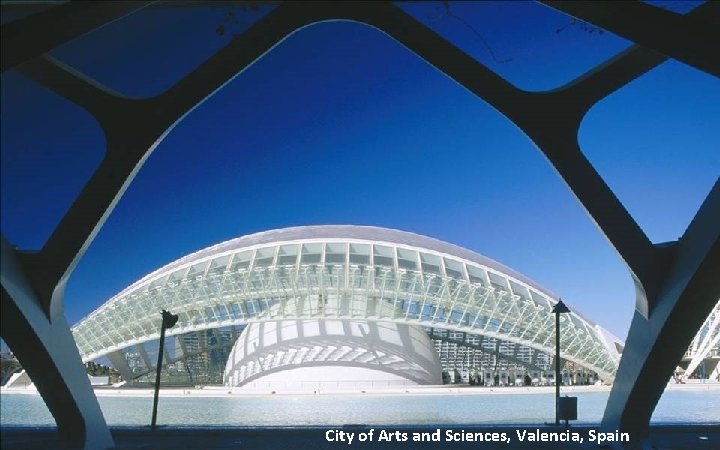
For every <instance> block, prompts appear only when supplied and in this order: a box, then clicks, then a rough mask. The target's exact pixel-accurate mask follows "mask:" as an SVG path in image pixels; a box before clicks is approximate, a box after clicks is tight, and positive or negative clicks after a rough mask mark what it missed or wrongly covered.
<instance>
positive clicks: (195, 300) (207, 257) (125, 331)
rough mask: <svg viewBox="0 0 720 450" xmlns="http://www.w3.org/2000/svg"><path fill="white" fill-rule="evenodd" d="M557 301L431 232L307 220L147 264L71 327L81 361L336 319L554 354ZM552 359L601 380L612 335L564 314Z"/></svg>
mask: <svg viewBox="0 0 720 450" xmlns="http://www.w3.org/2000/svg"><path fill="white" fill-rule="evenodd" d="M556 302H557V297H556V296H554V295H553V294H552V293H550V292H549V291H547V290H545V289H543V288H542V287H540V286H539V285H538V284H537V283H534V282H533V281H531V280H529V279H527V278H526V277H524V276H522V275H520V274H518V273H517V272H515V271H513V270H512V269H509V268H507V267H505V266H503V265H501V264H499V263H497V262H495V261H493V260H491V259H489V258H485V257H483V256H481V255H478V254H476V253H474V252H471V251H469V250H466V249H463V248H460V247H457V246H455V245H452V244H448V243H445V242H442V241H438V240H436V239H432V238H428V237H425V236H420V235H417V234H413V233H407V232H402V231H397V230H390V229H385V228H377V227H362V226H348V225H345V226H337V225H334V226H308V227H295V228H287V229H281V230H272V231H267V232H263V233H257V234H253V235H249V236H245V237H241V238H237V239H233V240H230V241H226V242H223V243H220V244H218V245H214V246H212V247H208V248H206V249H203V250H200V251H198V252H195V253H192V254H190V255H188V256H185V257H183V258H180V259H178V260H177V261H174V262H172V263H170V264H168V265H166V266H164V267H162V268H161V269H158V270H156V271H154V272H152V273H151V274H149V275H147V276H146V277H144V278H142V279H141V280H139V281H137V282H136V283H134V284H132V285H131V286H129V287H128V288H126V289H124V290H123V291H122V292H120V293H119V294H117V295H116V296H114V297H113V298H111V299H110V300H108V301H107V302H106V303H105V304H103V305H102V306H101V307H100V308H98V309H97V310H95V311H94V312H93V313H91V314H90V315H89V316H87V317H86V318H85V319H83V320H82V321H81V322H80V323H78V324H77V325H76V326H75V327H74V328H73V335H74V337H75V340H76V342H77V344H78V347H79V349H80V353H81V355H82V357H83V359H84V360H91V359H96V358H98V357H101V356H104V355H107V354H109V353H111V352H114V351H117V350H119V349H122V348H125V347H128V346H130V345H135V344H139V343H143V342H147V341H150V340H153V339H157V338H158V337H159V322H160V320H159V318H160V316H159V314H158V312H159V311H160V310H161V309H168V310H171V311H173V313H175V314H178V315H179V316H180V320H179V322H178V324H177V326H176V327H174V328H172V329H171V330H168V335H177V334H181V333H186V332H189V331H193V330H204V329H209V328H217V327H222V326H228V325H238V324H244V323H247V322H251V321H252V322H258V321H270V320H278V319H316V318H341V319H353V318H356V319H363V320H369V321H391V322H398V323H411V324H416V325H420V326H428V327H433V328H445V329H450V330H458V331H465V332H468V333H473V334H480V335H483V336H488V337H494V338H497V339H500V340H503V341H507V342H512V343H516V344H520V345H522V346H525V347H529V348H532V349H536V350H539V351H542V352H545V353H552V352H554V337H555V334H554V326H553V322H554V318H553V316H552V314H551V309H552V307H553V305H554V304H555V303H556ZM562 320H563V325H562V336H561V348H562V349H563V351H562V352H561V356H562V357H563V358H565V359H567V360H570V361H573V362H575V363H577V364H580V365H581V366H584V367H586V368H588V369H591V370H593V371H595V372H597V373H598V375H600V376H601V377H602V378H604V379H610V378H613V376H614V374H615V371H616V369H617V362H618V360H619V353H618V350H617V346H616V344H621V342H620V341H619V339H617V338H616V337H614V336H612V334H610V333H609V332H607V330H604V329H602V328H601V327H600V326H598V325H597V324H595V323H593V322H591V321H590V320H588V319H587V318H585V317H583V316H582V315H580V314H579V313H578V312H577V311H575V310H572V312H571V313H570V314H567V315H565V316H563V317H562Z"/></svg>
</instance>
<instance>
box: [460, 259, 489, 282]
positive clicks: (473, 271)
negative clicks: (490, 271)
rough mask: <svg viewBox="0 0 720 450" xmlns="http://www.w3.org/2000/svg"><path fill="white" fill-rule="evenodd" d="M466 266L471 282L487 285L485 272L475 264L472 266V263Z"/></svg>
mask: <svg viewBox="0 0 720 450" xmlns="http://www.w3.org/2000/svg"><path fill="white" fill-rule="evenodd" d="M465 267H466V268H467V272H468V277H470V282H471V283H479V284H482V285H483V286H485V285H487V280H486V279H485V272H484V271H483V270H482V269H480V268H478V267H475V266H471V265H470V264H466V265H465Z"/></svg>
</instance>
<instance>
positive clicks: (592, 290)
mask: <svg viewBox="0 0 720 450" xmlns="http://www.w3.org/2000/svg"><path fill="white" fill-rule="evenodd" d="M404 7H405V8H406V9H407V10H408V11H410V12H411V13H413V14H414V15H415V16H416V17H417V18H418V19H420V20H422V21H424V22H426V23H429V24H430V25H431V26H432V27H433V28H435V29H436V30H437V31H438V32H439V33H441V34H442V35H443V36H445V37H446V38H447V39H450V40H451V41H453V42H454V43H456V44H457V45H458V46H460V47H461V48H462V49H463V50H464V51H466V52H468V53H469V54H471V55H472V56H474V57H476V58H477V59H478V60H480V61H481V62H483V63H486V64H488V66H489V67H491V68H492V69H493V70H496V71H497V72H498V73H500V74H501V75H502V76H504V77H506V78H507V79H508V80H509V81H510V82H512V83H513V84H515V85H517V86H519V87H521V88H523V89H527V90H544V89H551V88H554V87H557V86H560V85H562V84H564V83H565V82H568V81H570V80H571V79H573V78H574V77H576V76H578V75H580V74H582V73H583V72H584V71H586V70H589V69H590V68H592V67H593V66H594V65H596V64H598V63H600V62H602V61H604V60H606V59H608V58H609V57H611V56H612V55H614V54H616V53H618V52H619V51H622V50H623V49H624V48H626V47H627V46H628V45H629V44H628V43H627V42H626V41H624V40H622V39H620V38H618V37H616V36H613V35H611V34H610V33H603V34H599V33H588V32H587V31H583V30H582V29H580V27H578V26H567V25H568V22H569V21H568V19H567V18H565V17H564V16H562V15H561V14H558V13H555V12H554V11H552V10H550V9H548V8H545V7H543V6H540V5H537V4H531V3H524V2H517V3H502V2H501V3H493V2H489V3H480V4H456V3H453V5H452V10H451V11H452V13H453V14H454V15H457V16H458V17H460V18H462V21H461V20H459V19H456V18H454V17H449V16H443V15H442V13H443V7H442V5H441V4H440V3H439V2H434V3H428V4H420V5H416V4H411V5H406V6H404ZM228 11H229V10H227V9H212V8H204V9H200V10H190V9H189V8H188V9H186V8H177V9H172V10H160V9H154V10H146V11H143V12H140V13H138V14H136V15H134V16H130V17H128V18H126V19H123V20H121V21H118V22H116V23H114V24H111V25H109V26H106V27H104V28H103V29H101V30H98V31H96V32H94V33H92V34H90V35H88V36H86V37H83V38H81V39H77V40H75V41H73V42H71V43H69V44H66V45H65V46H63V47H61V48H59V49H57V50H55V51H54V52H53V56H55V57H57V58H59V59H61V60H62V61H64V62H66V63H68V64H70V65H72V66H73V67H75V68H77V69H78V70H81V71H83V72H85V73H87V74H88V75H90V76H92V77H94V78H96V79H97V80H99V81H100V82H101V83H103V84H106V85H107V86H109V87H111V88H113V89H115V90H117V91H119V92H121V93H124V94H126V95H130V96H136V97H144V96H151V95H155V94H157V93H160V92H162V91H163V90H165V89H167V88H168V87H169V86H171V85H172V84H173V83H174V82H175V81H177V80H178V79H179V78H180V77H182V75H183V74H186V73H187V72H189V71H190V70H192V68H193V67H194V66H196V65H197V64H198V63H200V62H202V61H203V60H204V59H205V58H207V57H208V56H210V55H211V54H212V53H213V52H214V51H216V50H218V49H219V48H221V47H222V46H223V45H225V44H226V43H227V42H228V41H229V39H230V35H231V34H232V33H233V32H237V31H240V30H242V29H243V27H244V26H246V25H247V24H249V23H251V22H252V21H253V20H256V19H257V18H258V17H260V16H261V15H262V14H264V13H265V12H266V11H262V12H245V13H242V12H239V11H238V12H236V14H235V17H237V18H239V21H240V23H239V24H237V25H236V24H233V23H230V22H229V21H228V20H227V18H228V17H227V16H226V15H225V13H226V12H228ZM465 22H466V23H469V24H470V25H471V26H472V28H470V27H468V26H467V25H466V24H465ZM220 24H222V25H223V26H224V27H226V29H227V30H228V33H226V34H225V35H224V36H220V35H218V33H216V31H215V30H216V28H217V26H218V25H220ZM562 27H564V28H563V30H562V31H561V32H556V30H557V29H558V28H562ZM488 47H490V48H491V49H492V50H493V52H494V53H495V54H496V59H498V60H501V61H503V62H498V61H496V60H495V59H493V58H492V56H491V55H490V53H489V52H488ZM718 104H720V81H719V80H718V79H716V78H714V77H712V76H709V75H707V74H704V73H701V72H699V71H697V70H695V69H693V68H690V67H687V66H685V65H683V64H680V63H677V62H668V63H665V64H663V65H661V66H659V67H658V68H656V69H655V70H653V71H651V72H650V73H648V74H647V75H645V76H643V77H641V78H640V79H638V80H636V81H634V82H633V83H630V84H629V85H628V86H626V87H624V88H622V89H621V90H619V91H618V92H616V93H615V94H613V95H612V96H610V97H608V98H607V99H605V100H603V101H602V102H600V103H598V104H597V105H596V106H595V107H594V108H593V109H592V110H591V111H590V112H589V113H588V114H587V116H586V118H585V120H584V121H583V123H582V126H581V129H580V133H579V137H578V138H579V141H580V143H581V146H582V149H583V151H584V152H585V153H586V155H587V156H588V158H589V159H590V160H591V162H592V163H593V164H594V165H595V166H596V168H597V170H598V171H599V172H600V173H601V175H603V176H604V177H605V179H606V181H607V182H608V184H609V185H610V187H611V188H612V189H613V190H614V191H615V192H616V193H617V195H618V196H619V198H620V200H621V201H622V202H623V204H624V205H625V206H626V208H627V209H628V210H629V211H630V213H631V214H632V215H633V216H634V217H635V219H636V220H637V221H638V222H639V224H640V225H641V227H642V228H643V229H644V230H645V231H646V233H647V234H648V235H649V237H650V238H651V240H653V241H654V242H663V241H668V240H674V239H677V238H678V237H679V236H680V235H681V234H682V232H683V231H684V229H685V228H686V227H687V224H688V223H689V221H690V219H691V218H692V217H693V215H694V214H695V212H696V210H697V208H698V207H699V206H700V203H701V202H702V200H703V199H704V198H705V196H706V194H707V192H708V191H709V189H710V187H711V186H712V184H713V183H714V182H715V181H716V180H717V178H718V175H720V148H718V147H720V144H718V143H719V142H720V131H718V130H720V108H717V105H718ZM0 138H1V139H2V140H1V143H2V168H1V170H2V178H1V180H0V182H1V183H2V185H1V187H2V204H1V207H2V211H1V212H2V215H1V217H0V220H1V223H2V233H3V234H4V235H5V236H6V237H7V238H8V239H9V240H10V241H11V242H13V243H14V244H16V245H18V246H19V247H21V248H39V247H41V246H42V243H43V242H44V241H45V239H47V237H48V236H49V234H50V233H51V231H52V229H53V227H54V226H55V224H56V223H57V222H58V221H59V220H60V217H61V215H62V213H63V212H64V211H65V210H66V209H67V207H68V206H69V204H70V203H71V202H72V200H73V198H74V197H75V196H76V195H77V193H78V192H79V191H80V189H81V188H82V186H83V185H84V183H85V182H86V181H87V179H88V177H89V175H90V174H91V173H92V171H93V170H94V168H95V167H96V166H97V164H98V163H99V161H100V160H101V158H102V155H103V149H104V137H103V134H102V131H101V130H100V128H99V126H98V125H97V123H96V122H95V121H94V119H93V118H92V117H91V116H89V115H88V114H87V113H86V112H84V111H83V110H82V109H80V108H79V107H77V106H74V105H72V104H70V103H69V102H67V101H65V100H64V99H62V98H60V97H58V96H56V95H55V94H52V93H50V92H49V91H47V90H45V89H44V88H42V87H39V86H38V85H36V84H34V82H32V81H30V80H28V79H26V78H24V77H23V76H22V75H20V74H19V73H17V72H14V71H10V72H8V73H6V74H3V77H2V133H1V136H0ZM346 223H348V224H366V225H377V226H385V227H390V228H397V229H402V230H407V231H412V232H416V233H420V234H425V235H428V236H432V237H436V238H438V239H441V240H444V241H447V242H451V243H454V244H458V245H461V246H463V247H466V248H469V249H471V250H474V251H476V252H478V253H481V254H484V255H486V256H488V257H491V258H493V259H496V260H498V261H500V262H502V263H504V264H506V265H508V266H510V267H513V268H514V269H516V270H518V271H520V272H521V273H524V274H525V275H527V276H528V277H530V278H532V279H534V280H536V281H537V282H539V283H540V284H542V285H544V286H545V287H547V288H548V289H550V290H552V291H554V292H556V293H557V294H559V295H561V296H562V297H563V298H564V299H566V300H567V302H568V303H570V304H572V305H574V306H575V307H577V308H578V309H579V310H580V311H581V312H583V313H585V314H586V315H587V316H588V317H590V318H592V319H594V320H596V321H597V322H599V323H600V324H602V325H603V326H605V327H606V328H608V329H609V330H611V331H612V332H614V333H615V334H617V335H618V336H620V337H624V336H625V335H626V333H627V329H628V327H629V323H630V319H631V316H632V311H633V308H634V304H635V300H634V291H633V287H632V283H631V281H630V277H629V275H628V273H627V270H626V269H625V267H624V266H623V264H622V262H621V261H620V259H619V258H618V257H617V256H616V254H615V252H614V250H613V249H612V248H611V247H610V246H609V244H608V243H607V242H606V240H605V239H604V237H603V236H602V235H601V234H600V233H599V232H598V230H597V228H596V227H595V226H594V224H593V223H592V221H591V220H590V218H589V217H588V216H587V214H586V213H585V212H584V210H583V209H582V207H581V206H580V204H579V203H578V202H577V201H576V200H575V198H574V197H573V196H572V194H571V193H570V191H569V190H568V189H567V188H566V186H565V185H564V183H563V182H562V180H561V179H560V177H559V176H558V175H557V174H556V173H555V171H554V169H553V168H552V167H551V166H550V165H549V164H548V163H547V161H546V160H545V158H544V156H543V155H542V154H541V153H540V152H539V151H538V150H537V149H536V148H535V147H534V145H533V144H532V143H531V142H530V141H529V140H528V139H527V137H526V136H524V135H523V134H522V132H521V131H519V130H518V129H517V128H516V127H515V126H514V125H513V124H512V123H510V122H509V121H507V119H505V118H504V117H503V116H501V115H500V114H498V113H497V112H496V111H495V110H493V109H492V108H491V107H489V106H488V105H486V104H485V103H484V102H483V101H482V100H480V99H478V98H476V97H475V96H474V95H472V94H470V93H469V92H467V91H466V90H465V89H464V88H462V87H461V86H459V85H457V84H456V83H455V82H453V81H452V80H451V79H449V78H448V77H446V76H445V75H444V74H442V73H440V72H438V71H437V70H435V69H434V68H432V67H431V66H429V65H427V64H426V63H425V62H424V61H422V60H420V59H419V58H418V57H417V56H415V55H413V54H412V53H410V52H408V51H407V50H406V49H404V48H403V47H402V46H400V45H399V44H398V43H396V42H394V41H393V40H391V39H389V38H388V37H387V36H385V35H384V34H382V33H381V32H379V31H377V30H374V29H372V28H369V27H366V26H363V25H360V24H356V23H349V22H332V23H323V24H318V25H315V26H312V27H308V28H305V29H303V30H301V31H299V32H297V33H295V34H294V35H292V36H290V37H289V38H288V39H286V40H285V41H283V42H282V43H281V44H280V45H278V46H277V47H276V48H275V49H273V50H272V51H271V52H270V53H268V54H267V55H265V56H264V57H263V58H262V59H261V60H259V61H258V62H256V63H255V64H254V65H253V66H251V67H250V68H248V69H247V70H246V71H244V72H243V73H242V74H240V75H239V76H238V77H237V78H236V79H235V80H234V81H232V82H231V83H230V84H229V85H227V86H226V87H225V88H223V89H222V90H221V91H220V92H218V93H217V94H216V95H215V96H213V97H212V98H210V99H208V100H207V101H206V102H205V103H203V104H202V105H201V106H200V107H198V108H197V109H196V110H195V111H193V112H192V113H191V114H190V115H189V116H188V117H186V118H185V119H184V120H183V121H182V122H181V123H180V124H179V125H178V126H177V127H176V128H175V129H174V130H173V131H172V132H171V133H170V134H169V135H168V136H167V137H166V138H165V140H164V141H163V142H162V143H161V144H160V145H159V146H158V147H157V149H156V150H155V152H154V153H153V154H152V156H151V157H150V158H149V159H148V161H147V162H146V164H145V166H144V167H143V168H142V170H141V171H140V173H139V174H138V176H137V177H136V178H135V180H134V182H133V183H132V184H131V186H130V188H129V189H128V190H127V192H126V194H125V195H124V197H123V198H122V199H121V201H120V202H119V203H118V205H117V207H116V208H115V210H114V212H113V213H112V215H111V216H110V218H109V219H108V221H107V222H106V224H105V226H104V227H103V228H102V230H101V231H100V233H99V234H98V236H97V238H96V239H95V241H94V242H93V244H92V246H91V247H90V248H89V249H88V251H87V253H86V255H85V257H84V258H83V259H82V260H81V262H80V264H79V266H78V267H77V269H76V271H75V273H74V274H73V276H72V278H71V279H70V282H69V284H68V288H67V291H66V302H65V305H66V312H67V316H68V320H69V321H70V322H71V323H74V322H76V321H78V320H80V319H81V318H82V317H83V316H84V315H86V314H88V313H89V312H91V311H92V310H93V309H95V308H96V307H98V306H99V305H100V304H102V303H103V302H104V301H105V300H107V299H109V298H110V297H111V296H112V295H114V294H115V293H117V292H118V291H120V290H121V289H123V288H124V287H126V286H127V285H129V284H131V283H132V282H134V281H135V280H137V279H138V278H140V277H141V276H143V275H145V274H146V273H148V272H150V271H152V270H154V269H156V268H158V267H160V266H162V265H164V264H166V263H168V262H171V261H172V260H174V259H177V258H179V257H181V256H183V255H185V254H187V253H189V252H192V251H195V250H198V249H200V248H203V247H206V246H208V245H211V244H214V243H217V242H220V241H223V240H226V239H231V238H233V237H237V236H241V235H244V234H248V233H252V232H257V231H262V230H267V229H272V228H281V227H287V226H294V225H310V224H346Z"/></svg>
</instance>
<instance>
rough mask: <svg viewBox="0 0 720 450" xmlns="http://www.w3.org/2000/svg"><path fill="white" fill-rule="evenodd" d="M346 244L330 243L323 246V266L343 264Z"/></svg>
mask: <svg viewBox="0 0 720 450" xmlns="http://www.w3.org/2000/svg"><path fill="white" fill-rule="evenodd" d="M346 247H347V244H344V243H332V244H327V245H326V246H325V264H344V263H345V250H346Z"/></svg>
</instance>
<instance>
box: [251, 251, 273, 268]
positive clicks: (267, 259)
mask: <svg viewBox="0 0 720 450" xmlns="http://www.w3.org/2000/svg"><path fill="white" fill-rule="evenodd" d="M273 259H275V247H268V248H259V249H258V250H257V253H256V254H255V261H254V262H253V266H254V267H268V266H271V265H272V263H273Z"/></svg>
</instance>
